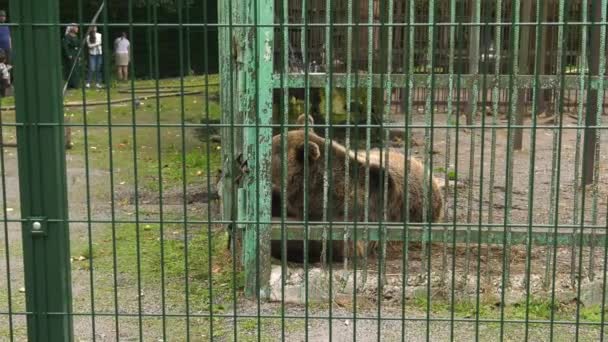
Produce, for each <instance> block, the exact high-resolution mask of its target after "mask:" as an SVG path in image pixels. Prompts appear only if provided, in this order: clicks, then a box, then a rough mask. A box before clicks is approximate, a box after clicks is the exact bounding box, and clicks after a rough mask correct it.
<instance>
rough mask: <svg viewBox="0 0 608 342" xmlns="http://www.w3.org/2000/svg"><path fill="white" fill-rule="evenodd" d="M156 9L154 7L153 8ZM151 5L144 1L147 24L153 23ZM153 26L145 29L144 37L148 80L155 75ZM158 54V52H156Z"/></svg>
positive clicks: (147, 0) (149, 2)
mask: <svg viewBox="0 0 608 342" xmlns="http://www.w3.org/2000/svg"><path fill="white" fill-rule="evenodd" d="M154 7H156V6H154ZM152 8H153V5H152V3H151V1H150V0H146V17H147V20H146V22H147V23H152V22H153V15H154V12H153V10H152ZM153 28H154V27H153V26H148V27H147V28H146V37H147V42H148V78H150V79H153V78H154V74H155V70H154V69H155V68H154V64H155V63H154V57H155V51H158V50H155V49H154V47H153V46H154V44H153V42H154V40H153ZM156 53H158V52H156Z"/></svg>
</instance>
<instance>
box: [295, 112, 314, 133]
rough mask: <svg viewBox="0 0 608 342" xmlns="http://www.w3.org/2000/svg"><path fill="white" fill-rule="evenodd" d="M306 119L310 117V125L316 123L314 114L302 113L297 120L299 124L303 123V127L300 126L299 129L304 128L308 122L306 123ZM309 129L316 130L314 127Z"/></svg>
mask: <svg viewBox="0 0 608 342" xmlns="http://www.w3.org/2000/svg"><path fill="white" fill-rule="evenodd" d="M306 119H308V125H309V126H312V125H314V124H315V120H314V119H313V118H312V116H311V115H306V114H300V116H298V120H297V121H296V123H297V124H298V125H301V126H302V127H299V128H298V129H300V130H304V125H305V124H306V123H305V120H306ZM308 129H309V130H310V131H314V130H313V128H312V127H309V128H308Z"/></svg>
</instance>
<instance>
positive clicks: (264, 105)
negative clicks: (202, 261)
mask: <svg viewBox="0 0 608 342" xmlns="http://www.w3.org/2000/svg"><path fill="white" fill-rule="evenodd" d="M247 6H248V10H247V13H246V15H245V17H246V19H245V20H246V23H247V24H249V25H251V24H253V25H251V26H248V27H247V29H246V31H247V33H246V35H245V36H244V37H246V42H245V46H246V48H245V54H246V55H247V54H250V55H249V56H248V57H245V60H246V61H248V62H249V63H246V68H245V74H246V79H247V83H246V87H245V97H244V101H246V102H247V103H246V104H245V108H244V109H245V110H246V113H245V115H244V122H245V130H244V146H243V151H244V154H245V155H246V158H247V163H248V166H249V169H250V173H249V176H248V177H247V178H246V179H245V184H244V186H245V189H246V195H245V196H246V201H245V202H246V215H245V217H246V219H247V221H248V222H251V223H248V224H247V227H246V230H245V237H244V241H243V243H244V244H243V253H244V266H245V293H246V295H248V296H255V297H257V298H265V297H267V296H268V295H269V294H270V293H269V291H268V283H269V281H270V233H271V231H270V229H271V225H270V224H268V223H260V222H269V221H270V218H271V216H270V214H271V211H270V209H271V208H270V206H271V194H270V163H271V147H272V146H271V144H272V128H270V127H269V125H270V124H272V92H273V83H272V73H273V47H274V29H273V27H271V26H268V25H270V24H273V23H274V0H258V1H249V2H247ZM247 104H248V107H249V108H247Z"/></svg>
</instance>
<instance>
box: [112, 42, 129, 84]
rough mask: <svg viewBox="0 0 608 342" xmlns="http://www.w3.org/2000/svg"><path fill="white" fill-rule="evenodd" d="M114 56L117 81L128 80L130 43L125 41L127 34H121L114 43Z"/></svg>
mask: <svg viewBox="0 0 608 342" xmlns="http://www.w3.org/2000/svg"><path fill="white" fill-rule="evenodd" d="M114 56H115V58H116V61H115V62H116V69H117V70H116V71H117V73H118V80H119V81H126V80H128V79H129V60H130V57H131V42H129V39H127V33H126V32H123V33H122V34H121V35H120V37H118V38H116V40H115V41H114Z"/></svg>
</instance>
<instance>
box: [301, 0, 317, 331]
mask: <svg viewBox="0 0 608 342" xmlns="http://www.w3.org/2000/svg"><path fill="white" fill-rule="evenodd" d="M302 24H303V25H302V36H301V49H302V56H303V59H304V113H306V114H308V113H309V110H310V105H309V101H310V79H309V56H308V30H309V27H308V0H303V1H302ZM314 105H315V106H316V104H314ZM304 132H305V133H304V155H306V156H307V155H308V153H309V151H308V150H309V148H308V144H309V140H308V120H304ZM309 169H310V167H309V163H308V158H305V159H304V196H303V200H304V206H303V213H302V217H303V218H304V296H305V300H306V301H307V302H308V290H309V288H308V268H309V265H308V254H309V253H308V249H309V243H308V207H309V203H308V200H309V196H308V189H309V186H310V182H309V180H308V176H309V171H310V170H309ZM308 316H309V308H308V305H306V307H305V309H304V340H305V341H308Z"/></svg>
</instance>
